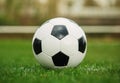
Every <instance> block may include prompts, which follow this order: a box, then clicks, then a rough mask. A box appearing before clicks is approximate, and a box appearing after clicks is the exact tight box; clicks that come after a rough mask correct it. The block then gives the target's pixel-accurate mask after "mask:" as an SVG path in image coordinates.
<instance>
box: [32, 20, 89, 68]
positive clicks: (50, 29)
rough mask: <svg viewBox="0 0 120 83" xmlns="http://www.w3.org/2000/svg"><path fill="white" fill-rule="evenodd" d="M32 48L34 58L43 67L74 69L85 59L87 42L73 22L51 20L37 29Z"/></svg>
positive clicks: (81, 31)
mask: <svg viewBox="0 0 120 83" xmlns="http://www.w3.org/2000/svg"><path fill="white" fill-rule="evenodd" d="M32 48H33V53H34V56H35V58H36V59H37V61H38V62H39V63H40V64H41V65H42V66H44V67H47V68H66V67H76V66H77V65H78V64H79V63H80V62H81V61H82V60H83V58H84V57H85V54H86V48H87V40H86V36H85V33H84V31H83V30H82V29H81V27H80V26H79V25H77V24H76V23H75V22H74V21H72V20H70V19H67V18H53V19H51V20H48V21H47V22H45V23H44V24H43V25H42V26H40V28H38V29H37V31H36V32H35V34H34V36H33V40H32Z"/></svg>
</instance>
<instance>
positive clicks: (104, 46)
mask: <svg viewBox="0 0 120 83" xmlns="http://www.w3.org/2000/svg"><path fill="white" fill-rule="evenodd" d="M54 17H67V18H69V19H72V20H74V21H75V22H77V23H78V24H79V25H80V26H81V28H82V29H83V30H84V31H85V33H86V36H87V41H88V44H87V49H88V50H87V54H86V58H85V60H84V61H83V62H82V64H81V65H80V66H79V67H78V68H77V70H76V69H74V71H71V69H70V71H68V72H67V71H65V72H64V71H63V72H61V73H60V72H59V71H58V72H56V71H55V72H54V71H46V70H44V69H42V71H43V72H42V71H41V68H40V67H39V64H37V62H36V60H35V58H34V56H33V53H32V44H31V42H32V37H33V34H34V33H35V31H36V29H37V28H39V27H40V26H41V24H42V23H44V22H45V21H46V20H48V19H51V18H54ZM119 50H120V0H0V83H8V82H9V83H10V82H11V83H21V81H22V83H33V82H34V80H35V82H37V83H38V82H39V83H55V82H57V81H58V82H57V83H66V81H67V82H68V81H69V82H71V83H80V82H81V83H82V82H84V83H86V82H87V83H89V82H90V81H91V82H92V83H119V82H120V52H119ZM81 70H82V71H81ZM86 70H87V71H86ZM76 71H77V73H76ZM46 72H47V73H46ZM71 72H72V73H71ZM78 72H79V73H78ZM47 74H48V75H47ZM54 74H55V75H54ZM64 74H65V75H64ZM56 77H58V78H57V79H55V78H56ZM66 77H67V78H66ZM79 77H80V78H79ZM40 78H41V79H40ZM59 78H60V79H59ZM46 79H47V80H46ZM61 79H63V80H61ZM53 80H54V81H55V82H53ZM64 80H66V81H64ZM77 80H78V81H77ZM46 81H48V82H46ZM35 82H34V83H35Z"/></svg>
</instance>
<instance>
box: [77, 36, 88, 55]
mask: <svg viewBox="0 0 120 83" xmlns="http://www.w3.org/2000/svg"><path fill="white" fill-rule="evenodd" d="M78 44H79V45H78V46H79V47H78V48H79V51H80V52H82V53H84V51H85V48H86V41H85V39H84V37H83V36H82V37H81V38H80V39H78Z"/></svg>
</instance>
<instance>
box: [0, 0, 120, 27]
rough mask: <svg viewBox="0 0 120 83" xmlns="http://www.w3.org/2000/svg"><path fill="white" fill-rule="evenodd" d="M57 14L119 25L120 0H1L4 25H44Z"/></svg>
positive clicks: (91, 22)
mask: <svg viewBox="0 0 120 83" xmlns="http://www.w3.org/2000/svg"><path fill="white" fill-rule="evenodd" d="M56 16H64V17H68V18H72V19H74V20H75V21H77V22H78V23H80V25H99V24H102V25H116V24H120V0H59V1H58V0H24V1H21V0H0V25H40V24H41V23H43V22H44V21H46V20H47V19H49V18H53V17H56Z"/></svg>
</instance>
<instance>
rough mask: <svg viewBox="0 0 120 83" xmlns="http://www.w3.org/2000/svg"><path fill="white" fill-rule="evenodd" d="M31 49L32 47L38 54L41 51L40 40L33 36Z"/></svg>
mask: <svg viewBox="0 0 120 83" xmlns="http://www.w3.org/2000/svg"><path fill="white" fill-rule="evenodd" d="M33 49H34V52H35V54H39V53H41V52H42V45H41V40H39V39H37V38H35V40H34V42H33Z"/></svg>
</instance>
